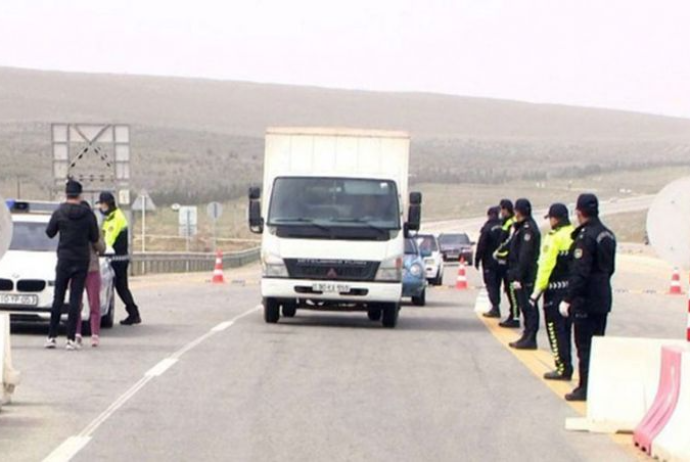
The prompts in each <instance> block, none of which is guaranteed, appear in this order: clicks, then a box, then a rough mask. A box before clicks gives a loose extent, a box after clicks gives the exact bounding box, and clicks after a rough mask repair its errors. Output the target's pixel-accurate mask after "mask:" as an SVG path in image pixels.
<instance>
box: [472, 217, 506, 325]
mask: <svg viewBox="0 0 690 462" xmlns="http://www.w3.org/2000/svg"><path fill="white" fill-rule="evenodd" d="M498 214H499V208H498V207H491V208H489V210H488V211H487V212H486V215H487V221H486V223H485V224H484V226H483V227H482V229H481V231H480V234H479V241H478V242H477V251H476V252H475V255H474V265H475V267H476V268H477V269H479V265H480V264H481V266H482V275H483V277H484V284H485V285H486V290H487V292H488V293H489V301H490V302H491V310H490V311H489V312H488V313H484V316H485V317H487V318H500V317H501V308H500V306H501V275H500V274H499V271H498V261H496V259H495V258H494V257H493V254H494V252H495V251H496V249H498V246H499V245H501V239H502V237H503V229H502V225H503V223H502V222H501V220H500V219H499V218H498Z"/></svg>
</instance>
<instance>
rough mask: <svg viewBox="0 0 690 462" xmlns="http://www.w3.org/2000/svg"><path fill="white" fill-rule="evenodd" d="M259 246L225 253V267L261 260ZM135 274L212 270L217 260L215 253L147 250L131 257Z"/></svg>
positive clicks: (132, 269) (131, 267) (132, 271)
mask: <svg viewBox="0 0 690 462" xmlns="http://www.w3.org/2000/svg"><path fill="white" fill-rule="evenodd" d="M259 254H260V249H259V248H258V247H256V248H253V249H248V250H243V251H240V252H233V253H228V254H224V255H223V268H237V267H240V266H244V265H247V264H249V263H253V262H255V261H258V260H259ZM130 260H131V263H130V271H131V274H132V275H133V276H141V275H144V274H164V273H192V272H204V271H207V272H209V273H210V272H212V271H213V268H214V266H215V262H216V255H215V254H213V253H177V252H147V253H135V254H134V255H132V257H131V259H130Z"/></svg>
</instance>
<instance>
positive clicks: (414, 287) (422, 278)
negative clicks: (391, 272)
mask: <svg viewBox="0 0 690 462" xmlns="http://www.w3.org/2000/svg"><path fill="white" fill-rule="evenodd" d="M403 265H404V273H403V298H411V299H412V304H414V305H416V306H424V305H426V286H427V284H428V283H427V280H426V273H425V270H424V259H423V258H422V255H421V254H420V253H419V247H418V246H417V243H416V242H415V240H414V239H405V259H404V262H403Z"/></svg>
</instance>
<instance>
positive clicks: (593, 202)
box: [559, 194, 616, 401]
mask: <svg viewBox="0 0 690 462" xmlns="http://www.w3.org/2000/svg"><path fill="white" fill-rule="evenodd" d="M576 210H577V218H578V221H579V223H580V226H579V227H578V228H576V229H575V231H574V232H573V239H574V243H573V248H572V252H573V255H572V258H573V263H572V267H571V271H570V278H569V280H568V291H567V294H566V296H565V297H564V298H563V302H561V304H560V308H559V311H560V312H561V314H562V315H563V316H565V317H568V316H570V317H571V318H572V319H573V324H574V326H575V346H576V347H577V353H578V357H579V361H580V362H579V371H580V384H579V386H578V387H577V388H576V389H575V390H573V391H572V393H569V394H567V395H566V397H565V399H566V400H568V401H586V400H587V385H588V379H589V359H590V353H591V350H592V338H593V337H594V336H595V335H597V336H603V335H605V333H606V321H607V318H608V314H609V312H610V311H611V305H612V302H613V295H612V290H611V276H613V273H614V272H615V270H616V266H615V263H616V237H615V236H614V235H613V233H612V232H611V231H610V230H609V229H608V228H606V226H604V225H603V224H602V222H601V221H600V220H599V201H598V199H597V197H596V196H595V195H594V194H582V195H580V197H578V199H577V209H576Z"/></svg>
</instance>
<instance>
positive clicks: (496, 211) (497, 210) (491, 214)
mask: <svg viewBox="0 0 690 462" xmlns="http://www.w3.org/2000/svg"><path fill="white" fill-rule="evenodd" d="M500 212H501V209H500V207H489V210H487V211H486V214H487V215H488V216H489V217H491V218H498V214H499V213H500Z"/></svg>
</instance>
